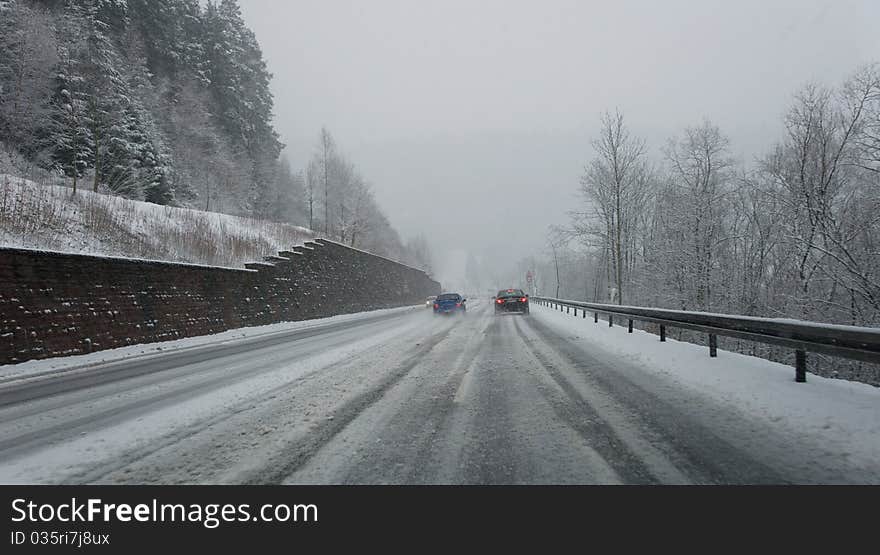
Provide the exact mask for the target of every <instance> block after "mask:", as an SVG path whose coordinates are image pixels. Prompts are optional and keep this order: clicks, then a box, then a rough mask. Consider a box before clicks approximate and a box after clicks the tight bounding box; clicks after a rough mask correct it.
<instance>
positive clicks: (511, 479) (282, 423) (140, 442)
mask: <svg viewBox="0 0 880 555" xmlns="http://www.w3.org/2000/svg"><path fill="white" fill-rule="evenodd" d="M472 304H473V306H472V307H471V309H470V311H469V313H468V314H467V315H466V316H464V317H452V318H443V317H439V318H438V317H434V316H433V315H432V314H430V311H427V310H425V309H421V308H415V309H406V310H398V311H383V312H382V313H381V314H378V313H377V314H373V315H371V314H365V315H359V316H358V317H354V318H352V317H342V318H341V319H329V320H328V321H327V322H326V323H321V324H319V325H316V326H311V327H305V328H296V329H292V330H290V331H288V332H284V333H274V334H267V335H264V336H256V337H249V338H243V339H239V340H235V339H228V340H225V341H223V342H222V343H215V344H210V343H206V344H202V345H200V346H195V347H190V348H187V349H180V350H177V351H174V350H171V351H169V352H167V353H160V354H155V353H153V354H150V355H143V356H138V357H134V358H131V359H130V360H126V361H123V362H111V363H104V364H100V365H97V366H95V367H93V368H92V367H87V368H81V369H78V370H70V371H63V372H61V371H56V372H54V373H45V374H39V375H38V374H33V375H31V376H32V377H30V378H27V377H25V376H16V375H14V374H12V377H10V378H6V379H5V381H0V482H2V483H61V484H75V483H102V484H104V483H109V484H113V483H136V484H153V483H161V484H168V483H285V484H302V483H321V484H348V483H382V484H385V483H405V484H421V483H453V484H499V483H500V484H526V483H553V484H567V483H580V484H595V483H600V484H616V483H636V484H653V483H676V484H688V483H698V484H700V483H793V482H798V483H877V482H880V463H878V462H877V461H878V458H877V457H876V456H875V455H876V454H877V450H878V446H877V445H876V444H871V442H874V441H875V440H876V436H874V435H873V434H874V431H875V430H876V425H877V424H876V422H875V421H873V420H872V419H873V418H874V417H875V415H876V410H877V405H878V403H877V402H876V401H877V399H880V397H877V396H876V395H875V393H874V392H873V391H874V390H873V388H869V387H868V386H865V388H867V389H864V390H863V389H858V388H856V389H853V390H852V391H855V393H851V394H850V397H851V398H850V397H848V398H847V399H845V400H844V401H841V402H842V403H850V404H853V403H855V406H856V407H857V408H858V410H861V413H859V414H862V415H867V417H866V421H867V422H868V426H872V427H870V428H868V429H867V431H865V430H861V431H860V432H859V433H855V432H854V433H850V434H848V435H847V434H846V433H844V432H845V430H844V431H843V432H841V431H840V430H836V429H835V428H834V427H833V426H831V425H829V426H828V432H827V436H823V435H822V434H823V433H824V432H822V431H821V429H820V431H819V432H817V431H815V430H813V429H810V430H798V429H797V427H796V426H795V424H794V423H792V422H791V421H789V420H786V419H785V418H783V417H782V416H780V417H778V418H777V417H776V416H774V415H773V414H755V413H753V412H750V411H748V410H744V408H743V407H744V406H743V405H740V406H738V405H737V403H732V402H725V401H723V400H722V401H719V400H718V398H716V397H713V395H711V394H709V393H707V392H706V391H704V390H701V389H699V388H692V387H683V386H682V384H681V383H680V382H679V381H677V380H675V379H671V378H670V377H669V376H667V375H666V374H664V373H662V372H660V373H658V372H650V371H646V369H645V367H644V365H643V364H641V363H639V362H638V361H635V360H633V359H631V358H627V357H624V356H619V354H616V353H615V352H614V351H613V350H611V349H607V350H606V349H602V348H599V347H597V346H596V345H595V344H593V343H590V342H589V341H583V340H573V337H572V336H571V334H570V333H567V332H566V331H565V330H566V328H565V325H567V324H566V322H567V321H566V322H562V323H561V324H560V322H561V320H558V319H559V318H561V316H560V315H558V314H554V313H552V312H551V311H549V309H546V308H543V307H533V308H532V315H531V316H529V317H523V316H520V315H504V316H498V317H496V316H494V315H493V314H492V307H491V305H490V304H489V303H488V302H487V301H482V302H472ZM577 325H580V326H586V325H587V323H586V322H577ZM606 329H607V328H606ZM612 331H617V330H612ZM606 333H608V332H606ZM620 333H623V334H624V335H625V332H624V331H623V330H620ZM638 339H639V338H638V337H635V336H629V337H628V338H627V339H626V340H627V341H635V340H638ZM673 343H674V342H673ZM664 345H665V344H664ZM665 348H670V349H671V348H676V347H675V346H674V345H670V346H669V347H665ZM670 352H671V351H670ZM705 360H706V361H709V359H708V357H706V358H705ZM759 362H760V363H763V361H759ZM708 363H709V362H707V364H708ZM791 386H792V387H801V390H799V391H812V390H805V389H804V387H805V386H803V385H800V384H798V385H796V384H793V383H792V384H791ZM832 386H833V384H832ZM783 387H788V384H784V385H783ZM814 387H817V388H818V387H819V385H816V386H814ZM793 391H798V390H793ZM846 391H850V390H849V389H847V390H846ZM826 396H827V395H826ZM859 403H861V405H860V404H859ZM841 406H843V405H841ZM847 406H849V405H847ZM859 407H860V408H859ZM854 410H855V409H854ZM835 425H836V426H846V422H843V423H839V422H838V423H836V424H835ZM841 437H843V438H844V439H843V440H840V438H841ZM865 438H867V442H868V443H869V444H868V445H865V441H866V440H865ZM847 441H848V442H849V443H846V442H847Z"/></svg>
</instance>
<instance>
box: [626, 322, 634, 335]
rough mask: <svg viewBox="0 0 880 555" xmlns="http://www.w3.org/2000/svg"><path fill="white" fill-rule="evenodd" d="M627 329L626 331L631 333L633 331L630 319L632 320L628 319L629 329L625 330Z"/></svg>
mask: <svg viewBox="0 0 880 555" xmlns="http://www.w3.org/2000/svg"><path fill="white" fill-rule="evenodd" d="M627 331H628V332H629V333H632V332H633V321H632V320H630V321H629V330H627Z"/></svg>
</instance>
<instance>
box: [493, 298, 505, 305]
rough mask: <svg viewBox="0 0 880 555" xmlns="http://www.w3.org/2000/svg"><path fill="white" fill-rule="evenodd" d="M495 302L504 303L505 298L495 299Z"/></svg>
mask: <svg viewBox="0 0 880 555" xmlns="http://www.w3.org/2000/svg"><path fill="white" fill-rule="evenodd" d="M495 302H496V303H498V304H504V299H495Z"/></svg>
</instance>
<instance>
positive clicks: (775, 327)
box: [531, 296, 880, 382]
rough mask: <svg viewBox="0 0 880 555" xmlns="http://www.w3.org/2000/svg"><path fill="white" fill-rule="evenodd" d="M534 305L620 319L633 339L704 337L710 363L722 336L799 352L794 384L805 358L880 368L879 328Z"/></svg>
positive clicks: (554, 302) (803, 376)
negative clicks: (673, 332)
mask: <svg viewBox="0 0 880 555" xmlns="http://www.w3.org/2000/svg"><path fill="white" fill-rule="evenodd" d="M531 300H532V301H533V302H537V303H538V304H541V305H544V306H549V307H552V308H557V309H559V310H564V311H566V312H568V313H571V311H572V310H574V315H575V316H577V315H578V310H580V311H581V313H582V315H583V317H584V318H586V317H587V314H588V313H592V314H593V320H594V322H598V321H599V315H600V314H604V315H606V316H607V318H608V325H609V326H613V325H614V318H615V316H620V317H622V319H624V320H626V321H627V325H628V328H629V332H630V333H632V330H633V321H639V322H653V323H656V324H659V325H660V341H666V328H667V327H672V328H683V329H688V330H694V331H699V332H705V333H706V334H708V336H709V356H711V357H716V356H718V336H719V335H720V336H724V337H736V338H739V339H746V340H749V341H755V342H757V343H767V344H772V345H781V346H784V347H791V348H793V349H794V350H795V381H798V382H806V381H807V352H814V353H822V354H827V355H832V356H838V357H843V358H849V359H854V360H860V361H864V362H871V363H875V364H880V328H864V327H856V326H839V325H835V324H820V323H816V322H804V321H800V320H785V319H774V318H757V317H752V316H737V315H729V314H710V313H707V312H690V311H685V310H666V309H661V308H643V307H636V306H619V305H609V304H597V303H585V302H579V301H568V300H563V299H554V298H552V297H537V296H533V297H531Z"/></svg>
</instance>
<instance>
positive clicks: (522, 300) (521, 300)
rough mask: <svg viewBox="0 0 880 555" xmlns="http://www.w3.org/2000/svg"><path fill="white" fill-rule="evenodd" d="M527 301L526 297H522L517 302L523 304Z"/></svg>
mask: <svg viewBox="0 0 880 555" xmlns="http://www.w3.org/2000/svg"><path fill="white" fill-rule="evenodd" d="M528 300H529V299H528V297H523V298H521V299H520V300H519V302H521V303H524V302H528Z"/></svg>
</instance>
